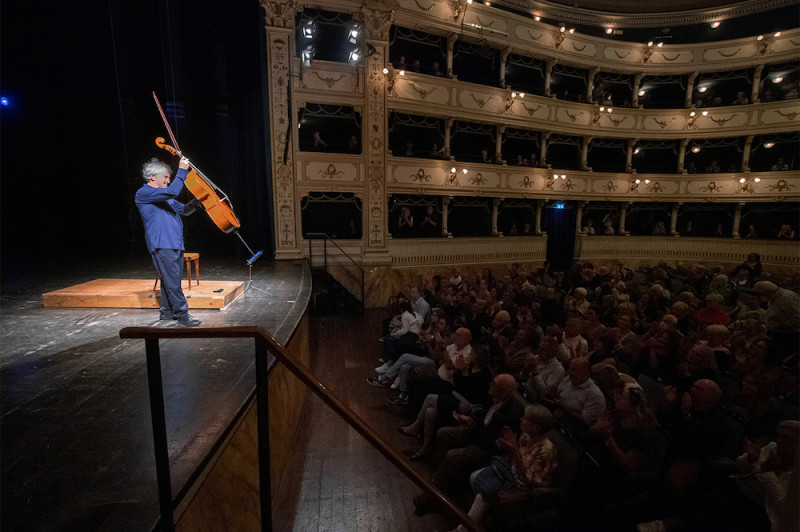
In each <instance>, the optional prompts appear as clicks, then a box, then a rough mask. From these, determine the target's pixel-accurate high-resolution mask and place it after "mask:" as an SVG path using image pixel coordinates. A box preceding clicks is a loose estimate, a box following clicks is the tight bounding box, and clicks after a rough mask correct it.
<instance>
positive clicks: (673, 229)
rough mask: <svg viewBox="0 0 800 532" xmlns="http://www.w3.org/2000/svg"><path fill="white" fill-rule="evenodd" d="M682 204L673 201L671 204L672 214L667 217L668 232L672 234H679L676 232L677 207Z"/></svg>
mask: <svg viewBox="0 0 800 532" xmlns="http://www.w3.org/2000/svg"><path fill="white" fill-rule="evenodd" d="M681 205H683V203H673V204H672V216H670V218H669V234H670V235H672V236H680V235H679V233H678V230H677V228H678V207H680V206H681Z"/></svg>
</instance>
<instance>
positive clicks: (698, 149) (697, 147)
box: [692, 146, 700, 153]
mask: <svg viewBox="0 0 800 532" xmlns="http://www.w3.org/2000/svg"><path fill="white" fill-rule="evenodd" d="M692 153H700V146H692Z"/></svg>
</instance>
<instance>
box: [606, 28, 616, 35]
mask: <svg viewBox="0 0 800 532" xmlns="http://www.w3.org/2000/svg"><path fill="white" fill-rule="evenodd" d="M612 33H614V28H606V35H611V34H612Z"/></svg>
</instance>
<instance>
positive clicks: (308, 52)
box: [303, 46, 317, 66]
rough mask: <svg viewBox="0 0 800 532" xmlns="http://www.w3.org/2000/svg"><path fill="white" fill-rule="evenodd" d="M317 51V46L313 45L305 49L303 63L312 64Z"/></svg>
mask: <svg viewBox="0 0 800 532" xmlns="http://www.w3.org/2000/svg"><path fill="white" fill-rule="evenodd" d="M316 51H317V50H316V48H314V47H313V46H307V47H306V49H305V50H303V65H305V66H311V62H312V61H313V60H314V54H315V53H316Z"/></svg>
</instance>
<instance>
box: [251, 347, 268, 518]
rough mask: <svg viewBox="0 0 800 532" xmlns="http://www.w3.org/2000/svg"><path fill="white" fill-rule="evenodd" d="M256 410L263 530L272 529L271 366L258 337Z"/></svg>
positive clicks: (265, 349) (265, 348)
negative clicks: (269, 366)
mask: <svg viewBox="0 0 800 532" xmlns="http://www.w3.org/2000/svg"><path fill="white" fill-rule="evenodd" d="M255 342H256V410H257V412H256V413H257V421H256V424H257V428H258V480H259V487H260V495H261V497H260V502H261V530H262V532H271V531H272V491H271V490H272V488H271V486H270V458H269V388H268V387H267V383H268V382H269V378H268V377H269V373H268V372H269V368H268V367H267V346H266V345H265V344H264V343H263V342H260V341H259V340H258V338H256V341H255Z"/></svg>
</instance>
